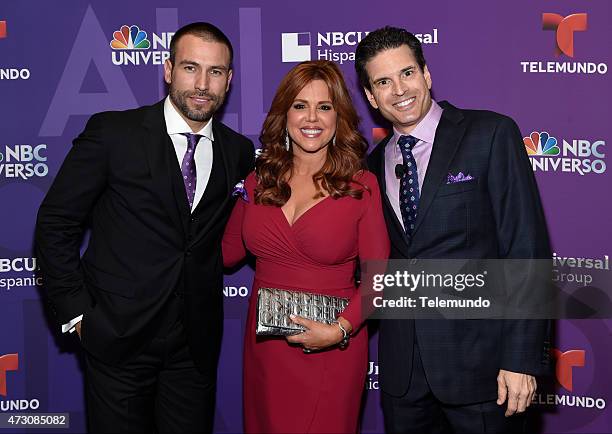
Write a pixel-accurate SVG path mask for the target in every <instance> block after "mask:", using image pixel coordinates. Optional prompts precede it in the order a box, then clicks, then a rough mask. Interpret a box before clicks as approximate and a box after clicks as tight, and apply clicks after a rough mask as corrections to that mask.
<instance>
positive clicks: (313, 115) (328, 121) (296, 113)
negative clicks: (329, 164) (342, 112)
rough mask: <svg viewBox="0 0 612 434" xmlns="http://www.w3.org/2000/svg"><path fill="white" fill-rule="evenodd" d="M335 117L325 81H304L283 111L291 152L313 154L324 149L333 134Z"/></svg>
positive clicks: (334, 131)
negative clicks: (306, 82) (289, 105)
mask: <svg viewBox="0 0 612 434" xmlns="http://www.w3.org/2000/svg"><path fill="white" fill-rule="evenodd" d="M337 116H338V115H337V113H336V110H335V109H334V106H333V104H332V101H331V95H330V92H329V89H328V87H327V84H325V82H324V81H323V80H312V81H311V82H309V83H308V84H306V86H304V88H303V89H302V90H301V91H300V93H298V94H297V96H296V97H295V99H294V100H293V103H292V104H291V107H290V108H289V111H288V112H287V130H288V131H289V137H291V141H292V144H293V145H292V146H293V152H294V154H295V153H300V152H305V153H308V154H314V153H317V152H320V151H322V150H324V149H326V147H327V145H328V144H329V142H330V141H331V140H332V138H333V137H334V134H335V133H336V118H337Z"/></svg>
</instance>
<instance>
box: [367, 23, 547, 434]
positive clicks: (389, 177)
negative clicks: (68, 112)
mask: <svg viewBox="0 0 612 434" xmlns="http://www.w3.org/2000/svg"><path fill="white" fill-rule="evenodd" d="M355 67H356V70H357V74H358V76H359V79H360V82H361V85H362V86H363V87H364V90H365V93H366V96H367V99H368V101H369V102H370V104H371V105H372V106H373V107H374V108H375V109H378V110H379V111H380V113H381V114H382V115H383V116H384V117H385V118H386V119H387V120H389V121H390V122H391V123H392V124H393V132H392V133H391V134H389V136H387V137H386V138H385V139H384V140H383V141H382V142H381V143H380V144H379V145H378V146H377V147H376V148H375V149H374V151H373V152H372V153H371V154H370V156H369V159H368V166H369V168H370V170H371V171H373V172H374V173H375V174H377V176H378V179H379V184H380V186H381V189H382V196H383V200H384V204H383V206H384V213H385V218H386V222H387V227H388V230H389V235H390V239H391V258H392V259H408V258H413V260H414V259H416V258H423V259H504V258H512V259H519V258H550V250H549V241H548V235H547V231H546V224H545V221H544V215H543V211H542V207H541V204H540V199H539V195H538V190H537V187H536V183H535V179H534V176H533V172H532V170H531V166H530V165H529V161H528V158H527V155H526V153H525V151H524V148H523V144H522V136H521V134H520V131H519V130H518V128H517V126H516V124H515V123H514V122H513V121H512V120H511V119H510V118H508V117H506V116H502V115H499V114H496V113H492V112H488V111H474V110H461V109H458V108H456V107H454V106H453V105H451V104H449V103H447V102H441V103H440V104H437V103H436V102H435V101H433V100H432V98H431V94H430V89H431V75H430V72H429V70H428V68H427V65H426V64H425V59H424V57H423V52H422V49H421V44H420V42H419V40H418V39H416V38H415V37H414V35H412V34H411V33H409V32H407V31H405V30H403V29H398V28H391V27H385V28H383V29H379V30H376V31H374V32H371V33H370V34H368V35H367V37H366V38H364V39H363V40H362V41H361V42H360V44H359V46H358V47H357V51H356V59H355ZM416 260H417V261H418V259H416ZM548 326H549V322H548V321H541V320H399V319H387V320H382V321H381V324H380V335H379V339H380V341H379V344H380V345H379V364H380V376H381V378H380V383H381V389H382V404H383V411H384V416H385V427H386V430H387V431H388V432H394V433H395V432H402V433H419V434H423V433H427V432H470V433H476V432H478V433H484V432H486V433H493V432H508V431H510V430H516V429H517V426H518V429H519V430H520V429H522V427H521V426H522V425H524V423H523V422H524V420H523V418H522V417H520V416H512V415H514V414H516V413H522V412H524V411H525V409H526V407H527V406H529V404H530V402H531V400H532V397H533V394H534V392H535V389H536V380H535V375H538V374H541V373H543V372H544V371H545V368H546V364H547V359H548V348H547V343H546V342H547V331H548Z"/></svg>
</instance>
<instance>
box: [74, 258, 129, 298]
mask: <svg viewBox="0 0 612 434" xmlns="http://www.w3.org/2000/svg"><path fill="white" fill-rule="evenodd" d="M82 264H83V269H84V271H85V275H86V276H87V279H86V284H87V285H89V286H93V287H95V288H96V289H99V290H100V291H104V292H109V293H111V294H115V295H119V296H121V297H126V298H133V297H134V293H135V285H134V282H133V281H132V280H131V279H127V278H125V277H122V276H118V275H116V274H113V273H109V272H107V271H105V270H102V269H101V268H99V267H97V266H94V265H92V264H91V263H90V262H87V261H82ZM94 297H95V296H94Z"/></svg>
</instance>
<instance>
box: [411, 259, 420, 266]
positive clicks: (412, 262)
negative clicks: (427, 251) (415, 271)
mask: <svg viewBox="0 0 612 434" xmlns="http://www.w3.org/2000/svg"><path fill="white" fill-rule="evenodd" d="M417 262H419V260H418V259H412V260H411V261H410V265H416V263H417Z"/></svg>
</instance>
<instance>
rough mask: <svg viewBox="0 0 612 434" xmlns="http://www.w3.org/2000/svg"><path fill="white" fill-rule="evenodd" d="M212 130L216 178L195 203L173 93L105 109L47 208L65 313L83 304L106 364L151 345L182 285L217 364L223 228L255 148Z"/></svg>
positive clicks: (211, 361) (58, 305)
mask: <svg viewBox="0 0 612 434" xmlns="http://www.w3.org/2000/svg"><path fill="white" fill-rule="evenodd" d="M213 136H214V143H213V154H214V156H213V160H214V162H213V173H212V174H211V180H210V181H209V183H208V185H207V188H206V191H205V193H204V197H202V199H201V201H200V202H199V204H198V206H197V208H196V209H195V211H194V212H193V213H190V210H189V208H188V203H187V198H186V194H185V189H184V186H183V182H182V179H181V172H180V165H179V163H178V161H177V158H176V153H175V151H174V147H173V145H172V141H171V140H170V137H169V136H168V133H167V131H166V124H165V121H164V112H163V101H161V102H159V103H157V104H155V105H153V106H146V107H141V108H138V109H135V110H128V111H124V112H105V113H99V114H96V115H94V116H92V117H91V119H90V120H89V122H88V123H87V126H86V128H85V130H84V131H83V133H81V135H80V136H79V137H78V138H77V139H75V141H74V145H73V147H72V149H71V150H70V152H69V154H68V156H67V157H66V160H65V161H64V163H63V165H62V167H61V169H60V170H59V172H58V174H57V176H56V178H55V181H54V182H53V185H52V186H51V188H50V190H49V192H48V193H47V196H46V197H45V199H44V201H43V203H42V205H41V207H40V210H39V212H38V221H37V228H36V242H37V254H38V259H39V263H40V267H41V270H42V272H43V274H44V276H45V288H46V293H47V295H48V299H49V301H50V304H51V306H52V310H53V311H54V313H55V314H56V316H57V320H58V322H59V324H64V323H67V322H68V321H70V320H71V319H73V318H74V317H76V316H78V315H80V314H84V318H83V323H82V344H83V346H84V348H85V349H86V350H87V351H89V352H90V353H91V354H93V355H94V356H96V357H98V358H99V359H101V360H103V361H106V362H107V363H110V364H120V363H122V362H123V361H125V360H128V359H129V358H130V357H133V356H135V355H137V354H138V353H139V352H140V351H142V350H143V349H144V347H145V346H146V345H147V343H148V342H149V341H150V339H151V338H152V337H153V336H155V333H156V331H157V327H158V325H159V323H160V320H161V319H162V317H163V315H164V306H165V304H166V302H167V301H168V300H169V297H173V296H174V295H173V293H175V292H178V293H184V301H185V303H184V318H183V322H184V324H185V329H186V331H187V335H188V342H189V346H190V350H191V353H192V356H193V358H194V361H195V363H196V365H197V366H198V368H199V369H200V370H202V371H203V372H208V373H211V374H212V375H214V372H215V370H216V366H217V360H218V355H219V350H220V343H221V332H222V322H223V310H222V309H223V294H222V288H223V275H222V263H223V261H222V258H221V244H220V243H221V237H222V234H223V229H224V226H225V224H226V222H227V219H228V217H229V213H230V211H231V209H232V206H233V204H234V201H235V198H233V197H232V195H231V193H232V190H233V188H234V186H235V185H236V183H237V182H238V181H239V180H241V179H244V178H245V176H246V175H247V174H248V173H249V171H250V170H251V169H252V166H253V157H254V148H253V143H252V142H251V141H250V140H248V139H247V138H245V137H244V136H241V135H240V134H238V133H236V132H234V131H232V130H231V129H230V128H228V127H226V126H225V125H223V124H221V123H220V122H217V121H214V120H213ZM213 175H215V176H213ZM213 178H214V179H216V181H215V182H213V181H214V179H213ZM88 221H89V222H90V223H91V236H90V239H89V244H88V246H87V250H86V251H85V253H84V255H83V257H82V258H80V255H79V246H80V245H81V239H82V235H83V230H84V226H85V225H86V223H87V222H88Z"/></svg>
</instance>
